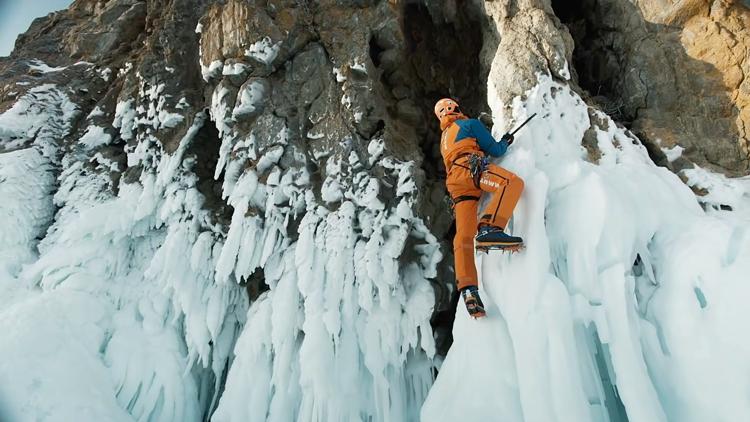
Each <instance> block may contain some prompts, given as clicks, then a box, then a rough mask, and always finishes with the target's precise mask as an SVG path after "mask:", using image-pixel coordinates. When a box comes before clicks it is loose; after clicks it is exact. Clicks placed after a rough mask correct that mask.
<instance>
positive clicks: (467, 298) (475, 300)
mask: <svg viewBox="0 0 750 422" xmlns="http://www.w3.org/2000/svg"><path fill="white" fill-rule="evenodd" d="M461 296H462V297H463V298H464V303H465V304H466V310H467V311H469V316H471V317H472V318H474V319H476V318H482V317H484V316H486V315H487V313H485V311H484V303H482V299H481V298H480V297H479V289H478V288H477V286H469V287H464V288H463V289H462V290H461Z"/></svg>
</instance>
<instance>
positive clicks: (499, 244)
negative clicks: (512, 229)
mask: <svg viewBox="0 0 750 422" xmlns="http://www.w3.org/2000/svg"><path fill="white" fill-rule="evenodd" d="M476 239H477V249H479V250H488V249H517V248H519V247H520V246H521V245H523V239H521V238H520V237H518V236H511V235H509V234H508V233H505V232H504V231H503V229H501V228H500V227H495V226H489V225H483V226H481V227H479V232H478V233H477V237H476Z"/></svg>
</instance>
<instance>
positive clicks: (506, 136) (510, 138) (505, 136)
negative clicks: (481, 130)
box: [500, 133, 515, 145]
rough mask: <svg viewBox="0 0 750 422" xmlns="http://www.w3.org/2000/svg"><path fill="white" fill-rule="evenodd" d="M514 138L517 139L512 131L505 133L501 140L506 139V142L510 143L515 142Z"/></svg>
mask: <svg viewBox="0 0 750 422" xmlns="http://www.w3.org/2000/svg"><path fill="white" fill-rule="evenodd" d="M514 140H515V138H514V137H513V135H511V134H510V133H506V134H505V135H503V137H502V138H500V142H502V141H506V142H508V145H511V144H513V141H514Z"/></svg>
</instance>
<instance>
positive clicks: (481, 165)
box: [469, 154, 490, 188]
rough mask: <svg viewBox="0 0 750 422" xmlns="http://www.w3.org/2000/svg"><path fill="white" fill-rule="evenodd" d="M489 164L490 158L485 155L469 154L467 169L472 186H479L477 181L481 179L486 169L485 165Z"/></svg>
mask: <svg viewBox="0 0 750 422" xmlns="http://www.w3.org/2000/svg"><path fill="white" fill-rule="evenodd" d="M489 164H490V160H489V159H488V158H487V157H483V156H481V155H479V154H471V156H469V171H470V172H471V177H472V179H474V186H476V187H477V188H478V187H479V181H480V180H481V179H482V173H484V171H485V170H487V166H488V165H489Z"/></svg>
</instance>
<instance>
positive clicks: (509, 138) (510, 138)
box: [500, 113, 536, 145]
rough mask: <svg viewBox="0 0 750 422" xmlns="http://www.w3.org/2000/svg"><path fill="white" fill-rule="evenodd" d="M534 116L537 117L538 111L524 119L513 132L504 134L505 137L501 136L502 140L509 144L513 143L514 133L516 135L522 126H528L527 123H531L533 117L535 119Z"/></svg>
mask: <svg viewBox="0 0 750 422" xmlns="http://www.w3.org/2000/svg"><path fill="white" fill-rule="evenodd" d="M534 117H536V113H534V114H532V115H531V116H529V118H528V119H526V120H524V121H523V123H521V125H520V126H518V127H517V128H515V129H514V130H513V131H512V132H510V133H506V134H505V135H503V137H502V138H500V140H501V141H507V142H508V145H510V144H512V143H513V139H515V138H514V136H513V135H515V134H516V132H518V131H519V130H521V128H523V127H524V126H526V123H529V122H530V121H531V119H533V118H534Z"/></svg>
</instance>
